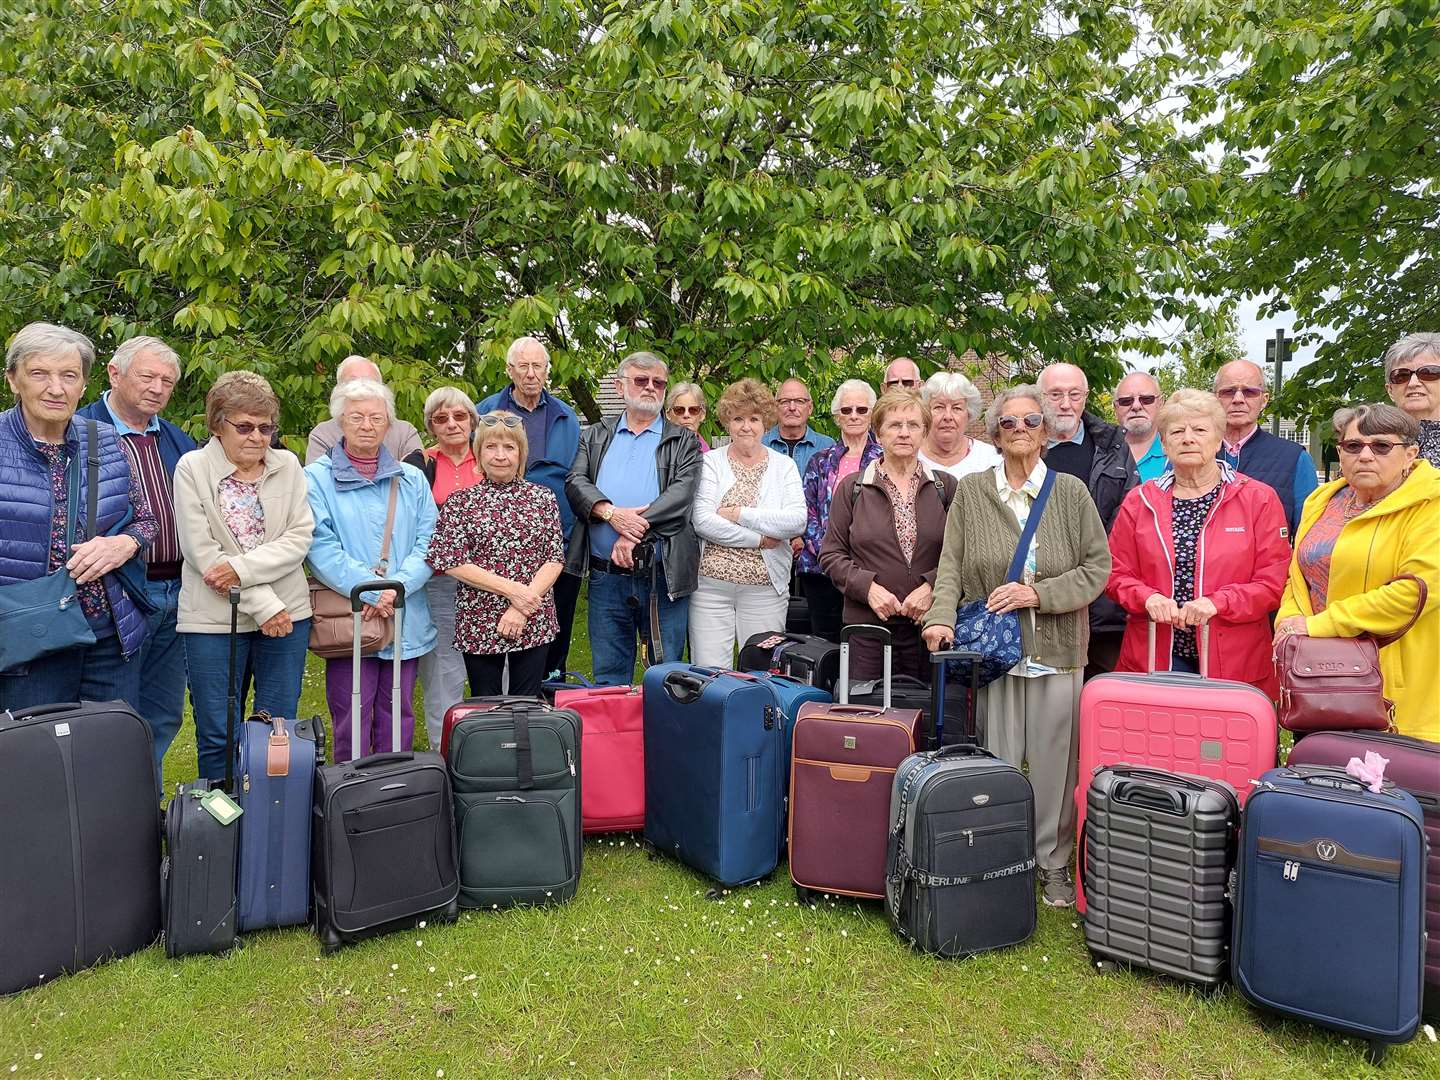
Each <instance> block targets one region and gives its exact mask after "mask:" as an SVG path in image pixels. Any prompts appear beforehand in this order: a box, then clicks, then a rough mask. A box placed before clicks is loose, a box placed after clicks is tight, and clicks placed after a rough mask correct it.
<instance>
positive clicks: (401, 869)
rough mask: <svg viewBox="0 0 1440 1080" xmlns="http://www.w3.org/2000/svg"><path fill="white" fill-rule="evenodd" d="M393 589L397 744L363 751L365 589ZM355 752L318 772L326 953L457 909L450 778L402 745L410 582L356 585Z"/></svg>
mask: <svg viewBox="0 0 1440 1080" xmlns="http://www.w3.org/2000/svg"><path fill="white" fill-rule="evenodd" d="M385 589H393V590H394V591H395V639H394V649H395V664H394V668H395V674H394V681H393V683H392V685H391V690H390V693H391V699H390V715H391V723H392V726H391V736H390V737H391V752H390V753H388V754H371V755H370V756H369V757H359V756H358V755H359V753H360V609H361V600H360V596H361V594H362V593H366V592H372V591H375V592H378V591H383V590H385ZM350 608H351V610H352V611H353V612H354V617H355V651H354V653H353V654H352V656H351V662H352V675H351V683H350V709H351V719H352V723H351V727H350V740H351V741H350V753H351V756H352V758H353V759H354V760H351V761H346V762H341V763H339V764H335V765H325V766H322V767H321V768H320V769H318V770H316V773H315V827H314V830H313V832H314V836H315V932H316V934H317V935H318V936H319V938H320V944H321V946H322V947H323V948H324V949H325V951H326V952H332V951H334V950H335V949H338V948H340V946H341V945H344V944H346V943H348V942H352V941H359V940H361V939H363V938H367V937H373V936H375V935H377V934H383V933H387V932H389V931H391V930H401V929H404V928H406V927H409V926H414V925H415V924H416V923H417V922H419V921H420V920H422V919H431V920H438V921H446V922H450V921H453V920H454V919H455V917H456V916H457V915H458V914H459V911H460V907H459V895H460V874H459V870H458V859H457V857H456V853H455V819H454V812H453V808H452V805H451V793H450V777H449V774H448V773H447V772H446V770H445V762H444V761H443V760H441V758H440V755H439V754H436V753H433V752H429V751H422V750H415V751H409V750H406V751H402V750H401V749H400V662H401V660H400V658H401V643H402V642H403V641H404V635H403V632H402V631H403V623H404V615H405V586H404V585H402V584H401V583H400V582H398V581H386V580H376V581H365V582H361V583H360V584H359V585H356V586H355V588H353V589H351V590H350Z"/></svg>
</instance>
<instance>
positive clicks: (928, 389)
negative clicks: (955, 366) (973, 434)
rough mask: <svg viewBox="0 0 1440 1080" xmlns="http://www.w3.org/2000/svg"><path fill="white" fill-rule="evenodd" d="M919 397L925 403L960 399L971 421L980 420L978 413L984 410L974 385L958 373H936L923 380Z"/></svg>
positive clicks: (978, 392)
mask: <svg viewBox="0 0 1440 1080" xmlns="http://www.w3.org/2000/svg"><path fill="white" fill-rule="evenodd" d="M920 396H921V397H922V398H923V399H924V400H925V401H926V402H927V403H928V402H931V401H933V399H935V398H937V397H945V398H962V399H963V400H964V402H965V411H966V412H967V413H968V414H969V415H970V419H971V420H978V419H980V413H981V412H982V411H983V410H984V408H985V405H984V403H983V402H982V401H981V400H980V391H979V390H978V389H976V387H975V384H974V383H973V382H971V381H970V380H969V379H967V378H966V377H965V376H964V375H961V374H960V372H958V371H937V372H936V373H935V374H934V375H931V376H930V378H928V379H926V380H925V385H924V386H922V387H921V388H920Z"/></svg>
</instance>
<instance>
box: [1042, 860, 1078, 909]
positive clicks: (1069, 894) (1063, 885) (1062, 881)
mask: <svg viewBox="0 0 1440 1080" xmlns="http://www.w3.org/2000/svg"><path fill="white" fill-rule="evenodd" d="M1040 899H1042V900H1044V901H1045V903H1046V904H1047V905H1048V906H1050V907H1074V906H1075V886H1074V884H1072V883H1071V881H1070V871H1069V870H1067V869H1065V868H1064V867H1058V868H1056V869H1054V870H1041V871H1040Z"/></svg>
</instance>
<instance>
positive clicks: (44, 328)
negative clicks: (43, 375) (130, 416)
mask: <svg viewBox="0 0 1440 1080" xmlns="http://www.w3.org/2000/svg"><path fill="white" fill-rule="evenodd" d="M69 352H74V353H75V354H76V355H78V356H79V357H80V370H81V372H82V373H83V374H84V376H85V378H87V379H88V378H90V369H91V368H92V367H93V366H94V365H95V343H94V342H92V341H91V340H90V339H89V338H88V337H86V336H85V335H84V334H82V333H80V331H78V330H71V329H70V328H69V327H68V326H56V325H55V324H54V323H48V322H32V323H26V324H25V325H24V326H22V327H21V328H20V329H19V330H16V331H15V336H14V337H12V338H11V339H10V345H9V347H8V348H7V349H6V350H5V374H6V375H13V374H14V373H15V369H16V368H17V367H19V366H20V365H21V364H22V363H24V362H25V361H26V360H29V359H30V358H31V357H32V356H55V355H57V354H64V353H69Z"/></svg>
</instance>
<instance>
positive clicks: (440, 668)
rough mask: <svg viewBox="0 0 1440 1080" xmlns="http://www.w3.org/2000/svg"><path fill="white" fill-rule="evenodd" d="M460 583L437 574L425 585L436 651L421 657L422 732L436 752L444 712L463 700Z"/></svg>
mask: <svg viewBox="0 0 1440 1080" xmlns="http://www.w3.org/2000/svg"><path fill="white" fill-rule="evenodd" d="M459 584H460V583H459V582H458V581H456V580H455V579H454V578H453V577H451V576H450V575H449V574H436V575H434V576H433V577H431V579H430V580H429V581H427V582H426V583H425V598H426V599H427V600H428V601H429V603H430V617H431V618H432V619H433V620H434V621H435V648H433V649H431V650H430V651H429V652H427V653H426V654H425V655H424V656H422V657H420V684H421V685H422V686H423V687H424V688H425V691H424V699H425V732H426V734H428V735H429V736H430V749H431V750H434V751H435V752H436V753H439V751H440V727H441V725H442V724H443V723H444V722H445V710H446V709H448V708H450V706H451V705H458V704H459V703H460V702H462V701H464V700H465V658H464V657H463V656H461V655H460V654H459V653H458V652H456V651H455V590H456V588H457V587H458V586H459Z"/></svg>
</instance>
